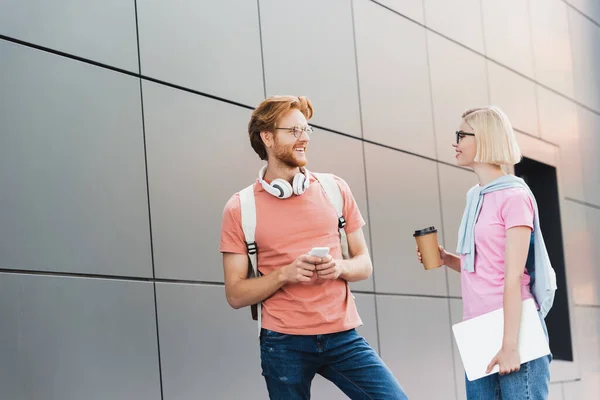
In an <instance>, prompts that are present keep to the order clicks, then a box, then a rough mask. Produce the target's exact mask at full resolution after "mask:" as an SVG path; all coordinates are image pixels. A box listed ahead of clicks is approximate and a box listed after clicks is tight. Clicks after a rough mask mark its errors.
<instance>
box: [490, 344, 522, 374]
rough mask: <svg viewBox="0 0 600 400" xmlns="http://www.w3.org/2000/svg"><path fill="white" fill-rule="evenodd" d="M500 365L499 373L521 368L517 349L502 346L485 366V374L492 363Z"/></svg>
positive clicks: (492, 365) (492, 366) (507, 372)
mask: <svg viewBox="0 0 600 400" xmlns="http://www.w3.org/2000/svg"><path fill="white" fill-rule="evenodd" d="M496 364H498V366H499V367H500V371H499V374H500V375H508V374H510V373H511V372H516V371H519V370H520V369H521V359H520V356H519V351H518V350H517V349H507V348H504V347H502V348H501V349H500V351H499V352H498V354H496V356H495V357H494V358H493V359H492V362H491V363H490V365H488V367H487V371H485V373H486V374H489V373H490V371H491V370H492V368H494V365H496Z"/></svg>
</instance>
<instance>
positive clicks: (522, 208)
mask: <svg viewBox="0 0 600 400" xmlns="http://www.w3.org/2000/svg"><path fill="white" fill-rule="evenodd" d="M501 214H502V219H503V220H504V227H505V229H510V228H513V227H515V226H528V227H530V228H531V229H532V230H533V218H534V209H533V203H532V202H531V198H530V197H529V194H528V193H527V192H525V191H524V190H520V189H517V190H512V191H511V193H509V194H508V195H507V196H506V198H505V199H504V202H503V203H502V208H501Z"/></svg>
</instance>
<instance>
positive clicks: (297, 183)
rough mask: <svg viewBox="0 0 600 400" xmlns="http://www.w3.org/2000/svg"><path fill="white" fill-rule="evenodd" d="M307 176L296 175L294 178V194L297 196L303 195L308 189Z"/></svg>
mask: <svg viewBox="0 0 600 400" xmlns="http://www.w3.org/2000/svg"><path fill="white" fill-rule="evenodd" d="M306 181H307V179H306V175H304V174H303V173H299V174H296V176H294V181H293V184H294V193H295V194H297V195H301V194H302V193H304V191H305V190H306V188H307V185H306Z"/></svg>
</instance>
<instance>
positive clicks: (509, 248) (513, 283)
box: [487, 226, 531, 375]
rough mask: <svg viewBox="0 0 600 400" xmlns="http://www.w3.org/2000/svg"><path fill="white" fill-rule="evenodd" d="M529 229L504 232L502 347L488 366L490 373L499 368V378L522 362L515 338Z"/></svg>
mask: <svg viewBox="0 0 600 400" xmlns="http://www.w3.org/2000/svg"><path fill="white" fill-rule="evenodd" d="M530 236H531V228H529V227H528V226H515V227H513V228H510V229H508V230H507V231H506V250H505V257H504V301H503V305H504V336H503V338H502V348H501V349H500V351H499V352H498V354H497V355H496V357H494V359H493V360H492V362H491V363H490V364H489V366H488V370H487V373H489V372H490V371H491V370H492V368H493V367H494V365H496V364H498V365H499V366H500V375H504V374H509V373H511V372H513V371H518V370H519V369H520V367H521V361H520V357H519V351H518V337H519V328H520V323H521V307H522V306H521V304H522V299H521V280H522V279H523V273H524V271H525V262H526V261H527V254H528V252H529V239H530Z"/></svg>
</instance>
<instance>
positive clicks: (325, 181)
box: [312, 172, 350, 260]
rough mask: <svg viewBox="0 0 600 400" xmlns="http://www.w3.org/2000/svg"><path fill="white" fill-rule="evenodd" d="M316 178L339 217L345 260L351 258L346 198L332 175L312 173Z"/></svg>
mask: <svg viewBox="0 0 600 400" xmlns="http://www.w3.org/2000/svg"><path fill="white" fill-rule="evenodd" d="M312 174H313V175H314V176H315V178H317V180H318V181H319V183H320V184H321V186H322V187H323V190H324V191H325V195H326V196H327V198H328V199H329V201H330V202H331V204H333V207H334V208H335V211H336V213H337V216H338V230H339V231H340V244H341V245H342V256H343V258H344V260H347V259H349V258H350V253H349V251H348V238H347V237H346V230H345V229H344V227H345V226H346V218H344V211H343V210H344V198H343V197H342V191H341V190H340V187H339V186H338V184H337V182H336V181H335V178H334V177H333V175H331V174H324V173H315V172H313V173H312Z"/></svg>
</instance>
